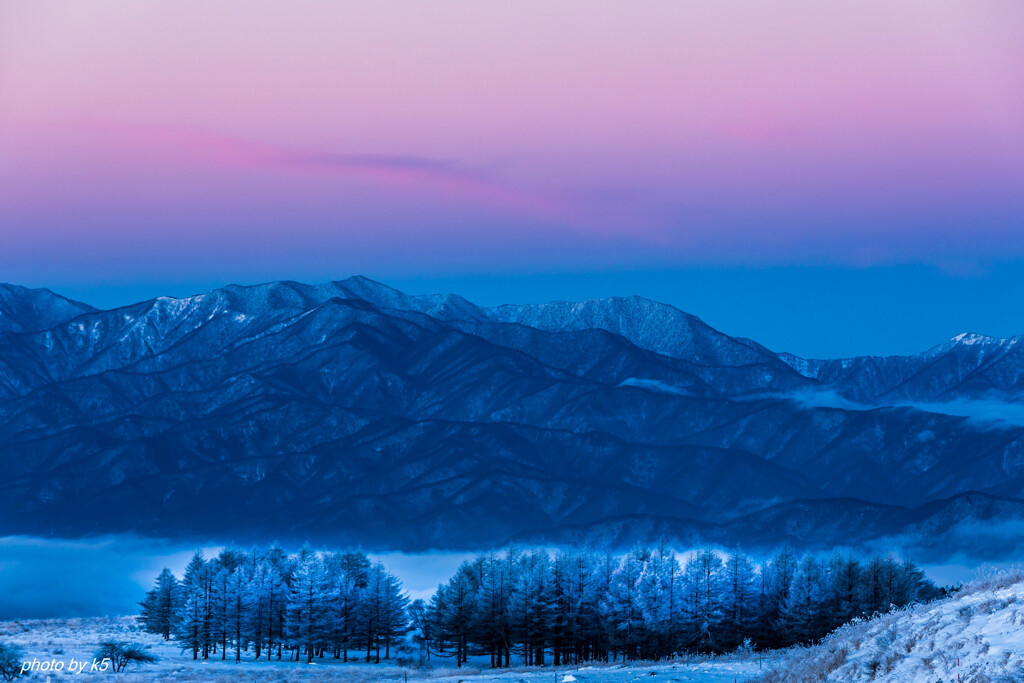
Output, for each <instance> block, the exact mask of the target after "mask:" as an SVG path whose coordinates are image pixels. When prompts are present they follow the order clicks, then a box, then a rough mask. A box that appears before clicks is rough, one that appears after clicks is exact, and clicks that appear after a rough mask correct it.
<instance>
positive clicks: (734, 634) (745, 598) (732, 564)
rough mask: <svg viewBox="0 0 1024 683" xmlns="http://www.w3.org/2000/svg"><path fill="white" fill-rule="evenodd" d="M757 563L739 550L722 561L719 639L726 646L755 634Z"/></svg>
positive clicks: (729, 647) (737, 644) (737, 645)
mask: <svg viewBox="0 0 1024 683" xmlns="http://www.w3.org/2000/svg"><path fill="white" fill-rule="evenodd" d="M757 579H758V576H757V567H756V565H755V564H754V562H753V560H751V559H750V558H749V557H748V556H747V555H745V554H743V553H742V552H741V551H739V550H734V551H733V552H732V553H730V555H729V557H728V559H726V561H725V572H724V576H723V600H722V642H721V645H722V647H723V648H724V649H726V650H732V649H735V648H737V647H739V646H740V645H741V644H742V643H743V641H744V639H747V638H754V637H755V636H756V621H757V616H758V614H757V609H758V602H759V601H758V594H757V591H758V580H757Z"/></svg>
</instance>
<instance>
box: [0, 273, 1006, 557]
mask: <svg viewBox="0 0 1024 683" xmlns="http://www.w3.org/2000/svg"><path fill="white" fill-rule="evenodd" d="M1020 341H1021V339H1020V338H1015V339H1008V340H1002V339H992V338H988V337H980V336H971V335H961V336H960V337H957V338H955V339H953V340H951V341H949V342H947V343H945V344H942V345H940V346H937V347H935V348H933V349H931V350H929V351H926V352H924V353H921V354H918V355H914V356H905V357H891V358H853V359H844V360H807V359H801V358H796V357H794V356H792V355H789V354H777V353H774V352H772V351H770V350H768V349H766V348H765V347H763V346H761V345H759V344H757V343H756V342H753V341H750V340H747V339H741V338H735V337H730V336H728V335H726V334H723V333H721V332H719V331H717V330H715V329H713V328H711V327H709V326H708V325H706V324H705V323H703V322H702V321H701V320H700V319H698V318H696V317H694V316H692V315H688V314H686V313H683V312H682V311H679V310H677V309H675V308H673V307H671V306H667V305H664V304H659V303H656V302H653V301H649V300H646V299H641V298H636V297H630V298H613V299H600V300H592V301H584V302H576V303H573V302H555V303H550V304H542V305H522V306H499V307H496V308H484V307H479V306H476V305H474V304H472V303H470V302H469V301H466V300H465V299H462V298H460V297H457V296H453V295H439V296H409V295H405V294H403V293H401V292H398V291H396V290H394V289H391V288H389V287H387V286H385V285H382V284H379V283H376V282H373V281H370V280H367V279H365V278H360V277H356V278H350V279H348V280H344V281H340V282H334V283H329V284H324V285H316V286H311V285H304V284H299V283H294V282H276V283H270V284H265V285H259V286H253V287H238V286H232V287H226V288H224V289H219V290H215V291H212V292H209V293H207V294H202V295H198V296H194V297H189V298H185V299H174V298H166V297H162V298H158V299H154V300H151V301H145V302H141V303H138V304H135V305H132V306H128V307H124V308H119V309H115V310H106V311H104V310H96V309H94V308H92V307H91V306H88V305H86V304H82V303H78V302H74V301H70V300H68V299H65V298H63V297H60V296H58V295H56V294H54V293H52V292H49V291H47V290H29V289H24V288H19V287H13V286H0V466H2V469H3V472H4V475H5V476H4V477H3V478H2V480H0V501H2V503H0V535H2V534H30V535H58V536H71V537H74V536H83V535H92V534H105V533H115V532H127V531H131V532H137V533H144V534H153V535H161V536H173V537H204V538H220V539H224V540H238V541H241V540H245V539H266V538H268V537H269V538H278V539H281V540H285V539H289V540H298V541H303V540H325V541H326V540H330V541H331V542H333V543H335V544H337V543H358V544H362V545H363V546H365V547H370V548H391V549H405V550H421V549H427V548H457V549H467V548H478V547H486V546H495V545H502V544H505V543H508V542H513V541H524V542H525V541H529V542H587V543H608V544H612V545H619V546H621V545H631V544H633V543H636V542H642V541H656V540H659V539H667V540H669V541H672V542H681V543H715V544H733V543H742V544H744V546H745V547H758V546H770V545H774V544H776V543H779V542H782V541H789V542H791V543H793V544H794V545H797V546H800V547H825V546H833V545H863V544H872V543H879V542H882V541H884V540H885V539H897V540H899V541H900V542H904V543H908V544H911V545H913V546H914V547H916V548H922V549H925V550H927V551H929V552H934V553H936V554H943V553H945V554H951V553H953V552H955V551H958V550H964V549H965V548H967V547H968V546H969V550H970V551H971V552H972V553H976V554H981V555H986V556H998V555H1000V554H1002V553H1005V552H1007V551H1008V550H1009V549H1011V545H1012V543H1013V542H1014V541H1013V538H1012V535H1013V533H1014V530H1015V529H1017V528H1018V527H1017V526H1016V525H1017V524H1018V522H1024V409H1022V408H1021V405H1020V403H1021V397H1022V394H1024V345H1022V344H1021V343H1020ZM1020 528H1024V527H1020ZM985 529H989V530H992V532H991V533H985V532H984V530H985ZM979 530H982V531H980V532H979Z"/></svg>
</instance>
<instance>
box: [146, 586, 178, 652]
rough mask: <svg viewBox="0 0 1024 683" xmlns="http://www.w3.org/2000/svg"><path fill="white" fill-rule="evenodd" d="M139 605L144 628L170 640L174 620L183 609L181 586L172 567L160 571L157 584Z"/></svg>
mask: <svg viewBox="0 0 1024 683" xmlns="http://www.w3.org/2000/svg"><path fill="white" fill-rule="evenodd" d="M139 605H141V607H142V613H141V617H140V618H141V620H142V627H143V629H145V630H146V631H147V632H148V633H156V634H159V635H161V636H163V637H164V640H170V639H171V633H173V632H174V630H175V623H174V620H175V618H176V617H177V615H178V613H179V612H180V610H181V587H180V585H179V584H178V579H177V578H175V576H174V574H173V573H172V572H171V570H170V569H166V568H165V569H164V570H163V571H162V572H160V576H158V577H157V578H156V586H154V588H153V590H151V591H149V592H148V593H146V598H145V599H144V600H143V601H142V602H140V603H139Z"/></svg>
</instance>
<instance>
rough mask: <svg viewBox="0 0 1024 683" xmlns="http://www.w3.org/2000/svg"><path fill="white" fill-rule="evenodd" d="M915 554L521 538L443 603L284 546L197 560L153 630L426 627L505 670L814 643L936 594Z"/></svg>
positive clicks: (154, 607)
mask: <svg viewBox="0 0 1024 683" xmlns="http://www.w3.org/2000/svg"><path fill="white" fill-rule="evenodd" d="M939 593H940V591H939V590H938V589H937V588H936V587H935V585H934V584H932V583H931V582H930V581H928V580H927V579H926V578H925V576H924V573H923V572H922V571H921V570H920V568H918V567H917V566H916V565H915V564H914V563H913V562H912V561H909V560H900V559H897V558H895V557H892V556H875V557H871V558H868V559H865V560H861V559H858V558H856V557H853V556H852V555H849V554H842V553H835V554H833V555H832V556H831V557H830V558H828V559H820V558H819V557H817V556H815V555H812V554H805V555H803V556H797V555H796V554H795V553H794V552H793V551H792V550H791V549H790V548H789V547H788V546H784V547H783V548H781V549H779V550H778V551H777V552H775V554H774V555H773V556H771V557H770V558H767V559H765V560H764V561H762V562H755V561H754V560H753V559H752V558H751V557H749V556H747V555H745V554H744V553H742V552H739V551H736V552H732V553H728V554H723V553H720V552H717V551H713V550H710V549H705V550H701V551H697V552H692V553H688V554H686V555H685V556H683V557H682V558H681V557H680V556H679V555H677V554H676V553H675V552H673V551H672V550H671V549H668V548H667V547H664V546H660V547H657V548H637V549H635V550H632V551H630V552H628V553H625V554H623V555H615V554H612V553H607V552H604V553H601V552H594V551H590V550H580V549H572V550H563V551H560V552H557V553H555V554H554V555H551V554H549V553H548V552H547V551H545V550H520V549H517V548H512V549H509V550H507V551H505V552H502V553H487V554H483V555H480V556H478V557H477V558H475V559H474V560H472V561H467V562H465V563H463V564H462V565H461V566H460V567H459V568H458V570H457V571H456V572H455V574H454V576H452V577H451V578H450V579H449V580H448V581H447V582H445V583H443V584H442V585H440V586H439V587H438V589H437V591H436V592H435V593H434V595H433V596H432V597H431V598H430V599H429V600H427V601H424V600H416V601H415V602H412V603H411V604H410V601H409V598H408V596H407V595H406V594H405V592H404V590H403V588H402V584H401V581H400V580H399V579H398V578H397V577H395V576H394V575H393V574H391V573H390V572H389V571H387V570H386V569H385V567H384V566H383V565H382V564H380V563H379V562H377V563H375V562H373V561H371V560H370V559H369V558H368V557H367V556H366V555H365V554H364V553H361V552H344V553H336V552H327V551H321V552H314V551H312V550H310V549H309V548H308V547H306V548H303V549H302V550H301V551H300V552H299V553H297V554H296V555H288V554H287V553H285V552H284V551H283V550H281V548H279V547H277V546H272V547H270V548H269V549H266V550H254V551H252V552H249V553H245V552H240V551H237V550H225V551H224V552H222V553H221V554H220V555H219V556H218V557H216V558H214V559H212V560H206V559H205V558H203V556H202V555H201V554H197V555H196V556H195V557H193V559H192V561H191V562H190V563H189V565H188V567H187V569H186V570H185V575H184V577H183V578H182V579H181V580H180V581H179V580H178V579H177V578H176V577H175V576H174V575H173V574H172V573H171V572H170V571H169V570H166V569H165V570H164V571H163V572H162V573H161V574H160V576H159V577H158V578H157V581H156V586H155V587H154V589H153V590H151V591H150V592H149V593H148V594H147V596H146V598H145V600H143V601H142V603H140V604H141V605H142V621H143V624H144V626H145V628H146V629H147V630H148V631H151V632H153V633H159V634H162V635H163V636H164V638H166V639H170V638H172V637H173V638H175V639H176V640H177V641H178V643H179V645H180V646H181V647H182V649H184V650H191V651H192V655H193V658H195V659H198V658H199V657H202V658H204V659H205V658H209V657H211V656H219V657H220V658H221V659H226V658H227V657H228V656H233V657H234V658H235V660H236V661H239V660H241V658H242V656H243V652H244V653H251V655H250V656H251V657H253V658H255V659H257V660H258V659H261V658H265V659H271V658H273V657H276V658H277V659H281V658H282V657H283V656H284V655H285V653H287V657H288V658H289V659H291V660H293V661H302V660H303V659H304V660H305V661H307V662H310V661H312V660H313V659H314V658H323V657H333V658H335V659H342V660H345V661H349V659H350V658H354V657H359V658H361V659H363V660H365V661H367V662H370V661H375V662H379V661H381V658H383V659H389V658H390V657H391V655H392V653H393V651H394V650H395V647H396V646H397V645H398V644H399V643H402V642H407V641H408V639H411V641H413V642H414V643H416V644H418V645H419V647H420V649H421V652H422V653H423V656H424V657H425V658H427V659H429V658H430V657H431V656H434V657H437V656H440V657H445V658H454V660H455V663H456V664H457V665H459V666H461V665H462V664H463V663H466V662H467V661H468V659H469V657H470V656H484V657H489V659H490V663H491V666H493V667H502V666H505V667H507V666H510V665H511V664H512V662H513V660H515V661H516V662H517V663H520V662H521V663H525V664H532V665H543V664H546V663H551V664H554V665H556V666H557V665H560V664H575V663H582V662H586V661H592V660H603V661H615V660H635V659H660V658H663V657H667V656H671V655H678V654H681V653H684V652H706V653H712V652H725V651H731V650H735V649H736V648H739V647H757V648H775V647H786V646H789V645H793V644H796V643H805V642H812V641H814V640H817V639H819V638H821V637H822V636H824V635H826V634H827V633H829V632H830V631H832V630H833V629H835V628H837V627H838V626H840V625H842V624H844V623H846V622H848V621H850V620H851V619H853V618H855V617H858V616H862V615H870V614H872V613H874V612H884V611H886V610H888V609H889V608H890V607H892V606H897V607H899V606H903V605H906V604H910V603H913V602H920V601H926V600H930V599H933V598H935V597H937V596H938V595H939Z"/></svg>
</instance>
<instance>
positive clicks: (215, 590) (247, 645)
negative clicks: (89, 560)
mask: <svg viewBox="0 0 1024 683" xmlns="http://www.w3.org/2000/svg"><path fill="white" fill-rule="evenodd" d="M140 605H141V606H142V623H143V626H144V628H145V629H146V630H147V631H149V632H151V633H158V634H160V635H162V636H163V637H164V639H165V640H170V639H171V638H172V637H173V638H174V639H176V640H177V642H178V644H179V645H180V646H181V648H182V649H183V650H191V652H192V658H193V659H199V658H202V659H209V658H210V657H219V658H220V659H227V658H228V657H229V656H231V657H233V658H234V660H235V661H236V662H237V661H241V659H242V653H243V652H245V653H251V655H250V656H251V657H252V658H254V659H256V660H259V659H261V658H265V659H267V660H270V659H273V658H276V659H278V660H280V659H282V658H283V657H284V655H285V653H287V657H288V659H291V660H293V661H301V660H302V659H305V661H306V662H311V661H313V659H314V658H323V657H325V656H330V657H333V658H335V659H343V660H344V661H346V662H347V661H349V660H350V659H352V658H354V657H356V656H359V655H357V654H356V653H360V655H361V656H362V657H363V658H365V661H367V662H370V661H375V662H380V660H381V657H382V654H383V658H384V659H388V658H390V656H391V649H392V647H393V646H394V645H395V644H396V642H397V641H398V639H400V638H401V637H403V636H404V635H405V634H406V633H408V631H409V612H408V606H409V598H408V596H407V595H406V594H405V592H404V590H403V589H402V583H401V581H400V580H399V579H398V577H396V576H395V575H394V574H392V573H390V572H389V571H387V570H386V569H385V567H384V565H383V564H381V563H380V562H372V561H371V560H370V559H369V558H368V557H367V556H366V554H365V553H361V552H344V553H335V552H314V551H312V550H311V549H310V548H309V547H308V546H307V547H304V548H303V549H302V550H301V551H299V553H297V554H296V555H288V554H287V553H285V552H284V550H282V549H281V548H280V547H279V546H276V545H275V546H271V547H270V548H268V549H266V550H253V551H252V552H248V553H246V552H242V551H238V550H232V549H228V550H224V551H223V552H221V553H220V554H219V555H218V556H217V557H216V558H214V559H212V560H207V559H205V558H204V557H203V554H202V553H201V552H200V553H196V554H195V555H194V556H193V557H192V560H191V561H190V562H189V564H188V566H187V567H186V569H185V574H184V576H183V577H182V579H181V580H179V579H178V578H177V577H175V576H174V574H173V573H172V572H171V571H170V570H168V569H164V570H163V572H161V573H160V576H158V577H157V580H156V586H155V587H154V588H153V590H151V591H149V593H147V594H146V598H145V599H144V600H143V601H142V602H141V603H140Z"/></svg>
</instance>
